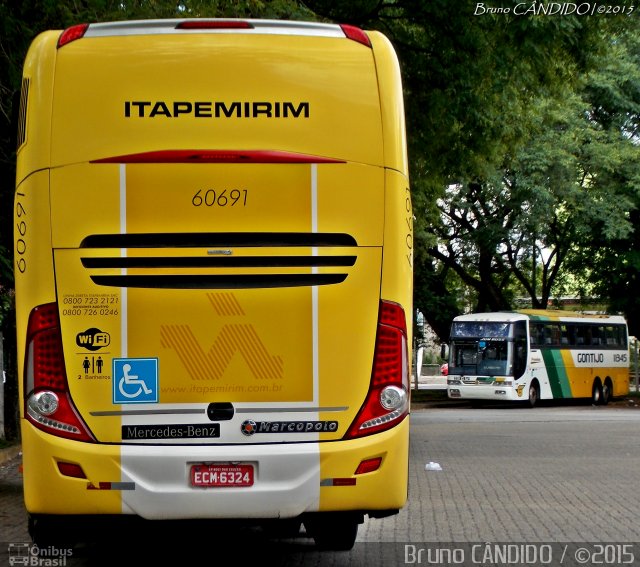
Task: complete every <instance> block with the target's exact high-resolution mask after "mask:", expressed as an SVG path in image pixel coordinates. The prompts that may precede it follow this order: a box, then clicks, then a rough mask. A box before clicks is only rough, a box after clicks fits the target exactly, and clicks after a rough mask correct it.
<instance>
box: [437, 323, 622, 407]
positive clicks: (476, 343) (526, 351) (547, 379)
mask: <svg viewBox="0 0 640 567" xmlns="http://www.w3.org/2000/svg"><path fill="white" fill-rule="evenodd" d="M447 392H448V396H449V397H450V398H463V399H469V400H475V401H482V400H484V401H498V400H504V401H513V402H517V401H522V402H525V403H527V404H528V405H530V406H531V407H533V406H535V405H536V403H537V402H538V400H540V399H546V400H550V399H567V398H591V400H592V401H593V403H594V404H602V405H604V404H607V403H608V402H609V400H610V399H611V398H612V397H617V396H624V395H626V394H627V393H628V392H629V351H628V332H627V324H626V321H625V320H624V318H623V317H621V316H610V315H582V314H576V313H568V312H566V311H545V310H521V311H514V312H496V313H474V314H468V315H460V316H458V317H456V318H454V320H453V323H452V325H451V340H450V345H449V376H448V379H447Z"/></svg>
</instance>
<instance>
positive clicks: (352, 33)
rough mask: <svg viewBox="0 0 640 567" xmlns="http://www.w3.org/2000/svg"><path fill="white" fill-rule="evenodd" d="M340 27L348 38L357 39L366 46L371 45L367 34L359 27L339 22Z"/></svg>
mask: <svg viewBox="0 0 640 567" xmlns="http://www.w3.org/2000/svg"><path fill="white" fill-rule="evenodd" d="M340 27H341V28H342V31H343V32H344V35H345V36H347V37H348V38H349V39H352V40H353V41H357V42H358V43H361V44H362V45H366V46H367V47H371V40H370V39H369V36H368V35H367V34H366V33H365V32H364V31H363V30H361V29H360V28H359V27H356V26H350V25H349V24H341V25H340Z"/></svg>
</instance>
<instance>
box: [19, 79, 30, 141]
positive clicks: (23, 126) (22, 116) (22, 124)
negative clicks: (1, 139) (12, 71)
mask: <svg viewBox="0 0 640 567" xmlns="http://www.w3.org/2000/svg"><path fill="white" fill-rule="evenodd" d="M28 101H29V79H27V78H25V79H22V89H21V91H20V107H19V108H18V140H17V148H18V149H20V148H21V147H22V145H23V144H24V143H25V141H26V139H27V102H28Z"/></svg>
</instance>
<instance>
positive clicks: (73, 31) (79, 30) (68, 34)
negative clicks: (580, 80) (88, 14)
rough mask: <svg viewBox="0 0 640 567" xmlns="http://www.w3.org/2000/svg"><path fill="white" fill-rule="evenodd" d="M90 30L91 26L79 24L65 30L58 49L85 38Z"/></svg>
mask: <svg viewBox="0 0 640 567" xmlns="http://www.w3.org/2000/svg"><path fill="white" fill-rule="evenodd" d="M88 28H89V24H78V25H76V26H71V27H70V28H67V29H66V30H64V31H63V32H62V34H61V35H60V38H59V39H58V49H60V48H61V47H62V46H64V45H67V43H71V42H72V41H75V40H76V39H80V38H81V37H83V36H84V34H85V33H86V32H87V29H88Z"/></svg>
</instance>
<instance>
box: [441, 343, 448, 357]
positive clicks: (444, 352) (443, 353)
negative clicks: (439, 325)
mask: <svg viewBox="0 0 640 567" xmlns="http://www.w3.org/2000/svg"><path fill="white" fill-rule="evenodd" d="M440 358H449V345H448V344H446V343H442V344H441V345H440Z"/></svg>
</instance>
